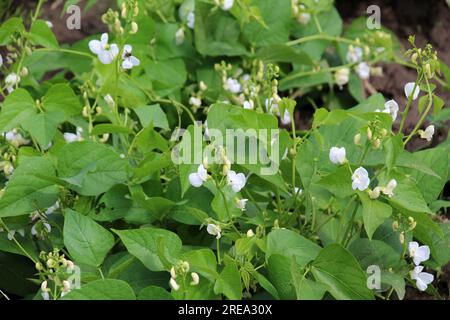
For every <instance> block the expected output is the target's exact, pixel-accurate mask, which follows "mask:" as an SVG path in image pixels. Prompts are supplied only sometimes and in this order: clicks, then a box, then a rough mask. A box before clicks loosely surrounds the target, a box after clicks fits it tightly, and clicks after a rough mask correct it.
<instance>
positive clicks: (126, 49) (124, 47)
mask: <svg viewBox="0 0 450 320" xmlns="http://www.w3.org/2000/svg"><path fill="white" fill-rule="evenodd" d="M132 50H133V47H132V46H130V45H129V44H126V45H124V46H123V52H125V53H131V51H132Z"/></svg>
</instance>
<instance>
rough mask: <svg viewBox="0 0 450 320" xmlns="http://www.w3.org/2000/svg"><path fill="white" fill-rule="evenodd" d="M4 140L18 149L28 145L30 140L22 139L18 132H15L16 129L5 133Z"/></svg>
mask: <svg viewBox="0 0 450 320" xmlns="http://www.w3.org/2000/svg"><path fill="white" fill-rule="evenodd" d="M5 139H6V141H9V142H10V143H11V144H12V145H13V146H15V147H16V148H18V147H20V146H21V145H25V144H28V143H30V140H27V139H24V138H23V137H22V135H21V134H20V133H19V132H17V129H13V130H11V131H8V132H6V133H5Z"/></svg>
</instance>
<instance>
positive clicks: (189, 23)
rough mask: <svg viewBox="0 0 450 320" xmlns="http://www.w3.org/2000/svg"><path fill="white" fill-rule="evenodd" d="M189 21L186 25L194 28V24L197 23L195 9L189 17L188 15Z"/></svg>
mask: <svg viewBox="0 0 450 320" xmlns="http://www.w3.org/2000/svg"><path fill="white" fill-rule="evenodd" d="M186 20H187V23H186V25H187V26H188V28H189V29H194V25H195V14H194V12H193V11H191V12H189V13H188V15H187V17H186Z"/></svg>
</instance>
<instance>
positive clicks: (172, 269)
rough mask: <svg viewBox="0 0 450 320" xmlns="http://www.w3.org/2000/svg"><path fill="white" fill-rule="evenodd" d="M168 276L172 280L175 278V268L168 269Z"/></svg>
mask: <svg viewBox="0 0 450 320" xmlns="http://www.w3.org/2000/svg"><path fill="white" fill-rule="evenodd" d="M170 276H171V277H172V278H174V279H176V278H177V273H176V271H175V267H172V268H170Z"/></svg>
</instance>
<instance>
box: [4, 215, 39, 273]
mask: <svg viewBox="0 0 450 320" xmlns="http://www.w3.org/2000/svg"><path fill="white" fill-rule="evenodd" d="M0 225H2V226H3V228H4V229H5V230H6V232H8V233H9V232H10V230H9V228H8V226H7V225H6V223H5V222H4V221H3V219H2V218H0ZM12 239H13V241H14V243H15V244H16V245H17V247H18V248H19V249H20V250H21V251H22V252H23V253H24V254H25V256H27V257H28V258H29V259H30V260H31V261H33V263H34V264H36V263H37V261H36V260H35V259H33V257H32V256H31V255H30V254H29V253H28V251H27V250H25V248H24V247H22V245H21V244H20V243H19V241H17V239H16V237H15V236H13V237H12Z"/></svg>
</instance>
